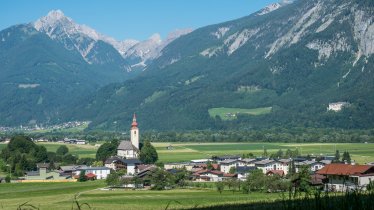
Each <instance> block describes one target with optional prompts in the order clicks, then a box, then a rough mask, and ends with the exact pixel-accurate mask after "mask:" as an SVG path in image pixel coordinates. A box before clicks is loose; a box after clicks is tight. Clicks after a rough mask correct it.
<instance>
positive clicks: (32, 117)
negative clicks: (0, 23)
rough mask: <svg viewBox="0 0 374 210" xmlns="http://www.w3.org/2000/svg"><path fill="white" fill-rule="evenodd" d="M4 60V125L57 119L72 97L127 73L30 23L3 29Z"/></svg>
mask: <svg viewBox="0 0 374 210" xmlns="http://www.w3.org/2000/svg"><path fill="white" fill-rule="evenodd" d="M0 64H1V68H0V74H1V77H0V86H1V87H0V88H1V90H2V91H0V97H1V99H2V100H1V102H0V118H1V119H2V122H1V124H2V125H20V124H27V123H31V124H35V123H48V122H49V123H52V122H53V121H55V122H56V121H59V120H61V116H60V112H61V111H62V110H63V109H69V108H70V105H71V104H72V103H73V101H75V100H78V99H79V98H80V97H82V96H84V95H86V94H92V93H93V92H94V91H96V90H97V89H98V88H99V87H101V86H103V85H106V84H109V83H113V82H120V81H124V79H125V77H126V75H125V74H124V72H123V71H112V70H108V69H105V70H103V69H101V68H100V67H99V66H93V65H89V64H87V62H86V61H85V60H84V59H82V57H81V56H80V54H79V53H78V52H76V51H70V50H67V49H65V47H64V46H63V45H61V44H59V43H57V42H55V41H53V40H51V39H50V38H49V37H48V36H47V35H45V34H43V33H40V32H38V31H37V30H35V29H34V28H33V27H32V26H31V25H17V26H13V27H10V28H7V29H5V30H3V31H1V32H0Z"/></svg>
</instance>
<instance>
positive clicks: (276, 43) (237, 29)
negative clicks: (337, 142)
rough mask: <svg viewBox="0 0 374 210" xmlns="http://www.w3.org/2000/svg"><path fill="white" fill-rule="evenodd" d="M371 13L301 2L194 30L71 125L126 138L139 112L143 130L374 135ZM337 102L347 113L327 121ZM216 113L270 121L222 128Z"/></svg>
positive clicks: (359, 4)
mask: <svg viewBox="0 0 374 210" xmlns="http://www.w3.org/2000/svg"><path fill="white" fill-rule="evenodd" d="M373 7H374V5H373V3H372V1H370V0H363V1H358V0H355V1H348V0H343V1H338V0H327V1H326V0H325V1H322V0H299V1H295V2H294V3H292V4H290V5H282V6H281V7H278V6H277V8H276V9H272V10H271V11H270V10H269V11H267V12H266V13H263V14H262V13H261V11H260V12H259V13H254V14H252V15H250V16H247V17H244V18H241V19H238V20H234V21H229V22H225V23H222V24H217V25H212V26H207V27H204V28H200V29H197V30H195V31H193V32H192V33H189V34H187V35H185V36H182V37H181V38H179V39H177V40H175V41H174V42H172V43H170V44H169V45H168V46H167V47H165V48H164V49H163V50H162V56H160V57H159V58H157V59H156V60H155V61H154V62H153V63H152V64H151V65H150V66H149V67H148V70H149V71H146V72H144V73H143V74H142V75H141V76H139V77H138V78H136V79H133V80H131V81H128V82H126V83H124V84H117V85H110V86H107V87H105V88H103V89H101V91H100V92H99V93H98V94H96V95H95V96H91V97H90V99H89V101H90V102H89V104H88V105H81V106H78V110H79V111H77V112H74V114H73V115H74V116H75V117H78V118H82V119H83V118H84V119H92V120H94V122H93V123H92V125H91V126H92V128H104V129H118V128H123V127H124V126H125V125H126V123H125V122H126V121H128V120H129V117H131V113H133V112H137V113H138V116H139V118H140V120H141V121H143V122H144V124H143V126H144V128H145V129H160V130H171V129H209V128H213V129H224V128H230V129H238V128H241V129H251V128H256V127H272V126H284V127H288V126H311V127H339V128H370V127H372V126H374V122H373V121H372V120H371V119H372V117H374V116H373V113H374V110H373V109H374V108H373V107H374V106H373V105H374V94H373V93H372V91H371V90H372V89H373V88H374V83H373V73H374V72H372V69H373V63H374V62H373V61H374V60H373V59H374V58H373V53H374V48H373V47H374V24H373V17H374V14H373V9H372V8H373ZM259 14H261V15H259ZM340 101H342V102H349V103H350V106H349V107H346V108H344V109H343V110H342V111H340V112H331V111H330V112H328V111H327V107H328V105H329V103H333V102H340ZM219 107H226V108H242V109H254V108H261V107H272V111H271V113H269V114H266V115H258V116H253V115H248V114H238V115H237V116H236V118H235V119H233V120H231V121H223V120H222V118H220V117H214V116H213V117H211V116H210V115H209V110H210V109H212V108H219ZM82 110H84V111H83V112H82ZM78 112H79V113H78ZM82 113H84V114H82ZM226 114H232V113H226ZM234 114H236V113H234Z"/></svg>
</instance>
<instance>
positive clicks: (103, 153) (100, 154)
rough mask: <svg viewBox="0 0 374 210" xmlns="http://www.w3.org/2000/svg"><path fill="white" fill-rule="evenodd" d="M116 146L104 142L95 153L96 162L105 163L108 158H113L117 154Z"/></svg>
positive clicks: (112, 143)
mask: <svg viewBox="0 0 374 210" xmlns="http://www.w3.org/2000/svg"><path fill="white" fill-rule="evenodd" d="M117 146H118V145H116V144H115V143H114V142H106V143H104V144H102V145H101V146H100V147H99V149H98V150H97V152H96V160H99V161H103V162H104V161H105V160H106V159H108V158H109V157H110V156H113V155H115V154H116V152H117Z"/></svg>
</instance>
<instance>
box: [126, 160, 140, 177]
mask: <svg viewBox="0 0 374 210" xmlns="http://www.w3.org/2000/svg"><path fill="white" fill-rule="evenodd" d="M123 162H124V163H125V167H126V171H127V174H129V175H134V174H135V173H137V172H138V165H140V164H142V162H141V161H140V160H138V159H125V160H123Z"/></svg>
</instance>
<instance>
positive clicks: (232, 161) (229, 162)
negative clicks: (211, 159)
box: [220, 159, 238, 164]
mask: <svg viewBox="0 0 374 210" xmlns="http://www.w3.org/2000/svg"><path fill="white" fill-rule="evenodd" d="M237 161H238V160H235V159H226V160H223V161H221V163H220V164H231V163H235V162H237Z"/></svg>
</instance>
